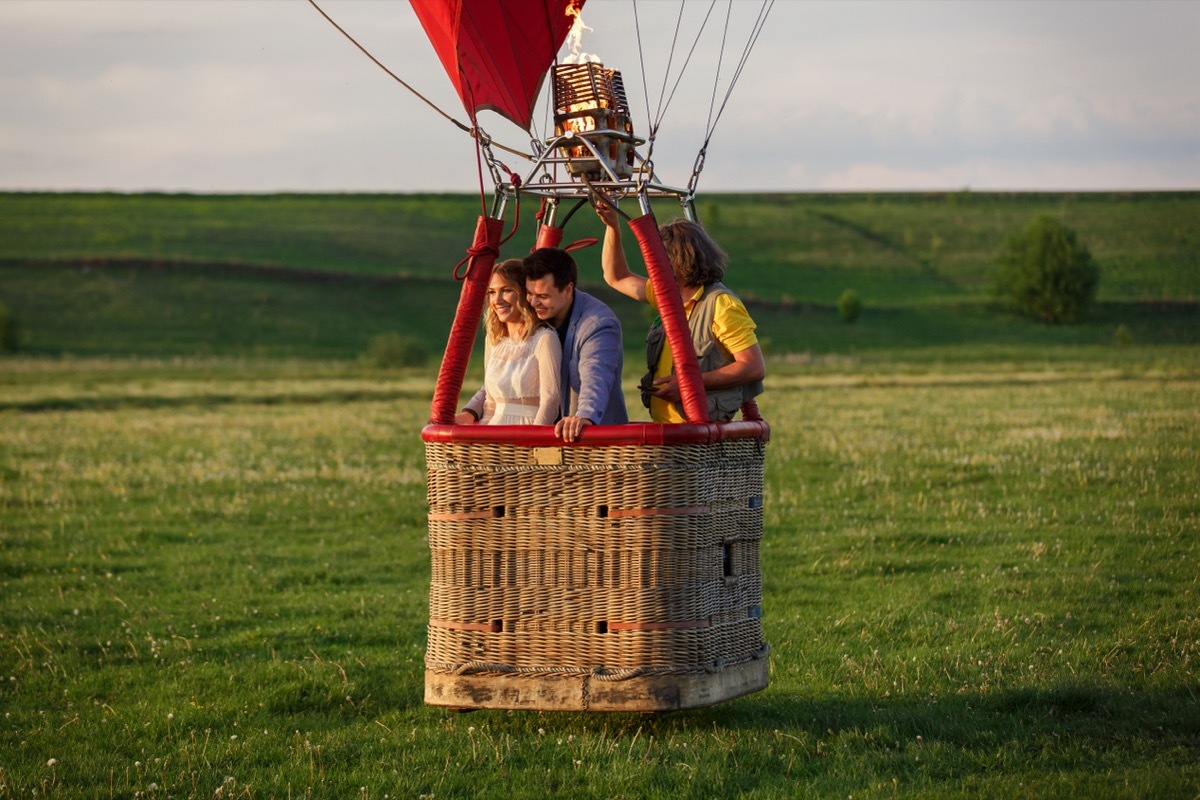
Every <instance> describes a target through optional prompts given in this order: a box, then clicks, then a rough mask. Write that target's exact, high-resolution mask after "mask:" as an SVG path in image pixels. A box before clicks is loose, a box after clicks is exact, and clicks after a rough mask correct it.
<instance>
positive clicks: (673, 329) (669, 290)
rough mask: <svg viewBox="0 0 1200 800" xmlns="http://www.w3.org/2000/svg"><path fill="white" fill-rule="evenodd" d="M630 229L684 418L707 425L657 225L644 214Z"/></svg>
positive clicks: (693, 358) (684, 322) (700, 385)
mask: <svg viewBox="0 0 1200 800" xmlns="http://www.w3.org/2000/svg"><path fill="white" fill-rule="evenodd" d="M629 229H630V230H632V231H633V235H634V237H636V238H637V241H638V247H640V248H641V250H642V259H643V260H644V261H645V262H646V272H647V273H648V274H649V277H650V285H651V286H653V287H654V296H655V297H656V298H657V299H658V313H659V315H660V316H661V317H662V322H663V330H664V331H666V334H667V346H668V347H670V348H671V356H672V357H673V359H674V361H675V376H676V379H677V380H678V381H679V397H680V400H681V401H682V403H683V418H684V419H686V420H687V421H688V422H708V398H707V396H706V395H705V394H704V381H703V379H701V377H700V365H699V364H697V363H696V348H695V346H694V345H693V344H692V332H691V330H689V329H688V322H687V315H686V314H685V313H684V312H683V298H682V297H680V296H679V286H678V285H677V284H676V283H675V273H674V272H673V271H672V270H671V261H670V259H668V258H667V250H666V248H665V247H663V243H662V237H661V236H660V235H659V233H658V223H657V222H655V221H654V216H653V215H652V214H645V215H643V216H640V217H638V218H637V219H635V220H630V222H629Z"/></svg>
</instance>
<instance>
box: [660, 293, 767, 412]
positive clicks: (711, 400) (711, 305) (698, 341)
mask: <svg viewBox="0 0 1200 800" xmlns="http://www.w3.org/2000/svg"><path fill="white" fill-rule="evenodd" d="M723 294H733V292H731V291H729V290H728V289H726V288H725V286H724V285H723V284H721V283H720V282H717V283H710V284H709V285H707V286H705V287H704V293H703V294H701V295H700V299H699V300H697V301H696V305H695V306H693V307H692V314H691V316H689V317H688V329H689V330H690V331H691V333H692V346H693V347H695V348H696V360H697V361H698V362H699V364H700V372H702V373H704V372H709V371H710V370H714V369H717V368H719V367H723V366H725V365H726V364H731V363H733V359H732V358H729V357H728V356H726V355H725V353H724V352H722V350H721V348H720V346H719V345H718V344H717V339H716V337H715V336H713V331H712V327H713V317H714V316H715V315H716V311H717V302H716V300H717V298H718V297H719V296H721V295H723ZM735 297H736V295H735ZM666 343H667V334H666V331H664V330H663V326H662V318H661V317H659V318H658V319H656V320H654V324H653V325H651V326H650V330H649V331H647V333H646V365H647V366H648V367H649V369H650V371H649V372H648V373H646V376H645V377H644V378H642V385H643V386H649V385H650V383H651V381H652V380H653V378H654V368H655V367H656V366H658V360H659V358H661V357H662V351H663V347H665V346H666ZM762 391H763V383H762V381H755V382H754V383H747V384H743V385H742V386H732V387H730V388H728V389H713V390H710V391H706V392H705V394H706V396H707V398H708V416H709V418H710V419H711V420H712V421H713V422H728V421H729V420H731V419H733V415H734V414H736V413H737V412H738V409H739V408H741V407H742V403H745V402H746V401H747V400H753V399H754V398H755V397H757V396H758V395H760V394H762ZM650 396H651V395H650V393H649V392H646V391H643V392H642V405H644V406H645V407H646V408H649V407H650Z"/></svg>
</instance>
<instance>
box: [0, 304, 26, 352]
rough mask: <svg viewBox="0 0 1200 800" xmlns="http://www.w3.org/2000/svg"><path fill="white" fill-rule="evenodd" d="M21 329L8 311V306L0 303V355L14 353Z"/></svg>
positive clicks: (18, 342)
mask: <svg viewBox="0 0 1200 800" xmlns="http://www.w3.org/2000/svg"><path fill="white" fill-rule="evenodd" d="M20 339H21V329H20V327H19V326H18V325H17V318H16V317H14V316H13V315H12V313H11V312H10V311H9V310H8V306H6V305H4V303H0V353H15V352H16V351H17V346H18V345H19V344H20Z"/></svg>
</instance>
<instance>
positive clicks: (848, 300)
mask: <svg viewBox="0 0 1200 800" xmlns="http://www.w3.org/2000/svg"><path fill="white" fill-rule="evenodd" d="M837 310H838V315H839V316H840V317H841V318H842V322H845V323H846V324H847V325H849V324H851V323H853V322H854V321H855V320H856V319H858V315H859V314H861V313H862V301H861V300H859V299H858V292H856V291H854V290H853V289H847V290H845V291H844V292H842V296H841V297H839V298H838V302H837Z"/></svg>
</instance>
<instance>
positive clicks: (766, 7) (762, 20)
mask: <svg viewBox="0 0 1200 800" xmlns="http://www.w3.org/2000/svg"><path fill="white" fill-rule="evenodd" d="M774 5H775V0H763V2H762V5H761V6H759V10H758V18H757V19H755V20H754V25H753V27H752V28H751V31H750V35H749V37H747V39H746V46H745V47H744V48H742V55H741V58H740V59H739V60H738V62H737V67H736V68H734V70H733V77H732V78H730V80H729V87H728V88H727V89H726V90H725V96H724V97H723V98H722V99H721V105H720V107H719V108H717V110H716V114H715V115H714V114H713V108H714V107H715V106H716V102H717V86H718V85H719V84H720V82H721V63H722V62H723V61H724V56H725V43H726V41H727V39H728V37H729V21H730V17H731V15H732V13H733V3H732V2H731V3H730V4H729V7H728V10H727V11H726V13H725V30H724V32H723V33H722V34H721V49H720V52H719V54H718V57H717V74H716V78H715V79H714V80H713V93H712V98H711V99H710V100H709V104H708V126H707V129H706V130H705V133H704V144H703V145H702V146H701V147H700V154H699V155H698V156H697V158H696V165H695V167H694V169H693V171H692V180H691V183H689V184H688V188H689V189H690V190H691V193H692V194H693V195H694V194H695V183H696V181H697V179H698V178H699V176H700V170H701V169H703V168H704V156H705V154H706V153H707V152H708V143H709V141H711V140H712V136H713V132H714V131H715V130H716V129H717V122H719V121H720V119H721V115H722V114H723V113H725V106H726V105H728V104H729V98H730V97H732V96H733V89H734V87H735V86H737V82H738V79H740V78H741V77H742V70H743V69H745V67H746V62H747V61H748V60H749V59H750V51H751V50H753V49H754V45H755V44H756V43H757V42H758V37H759V36H760V35H761V34H762V32H763V28H764V27H766V24H767V16H768V15H769V14H770V13H771V8H772V7H773V6H774Z"/></svg>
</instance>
